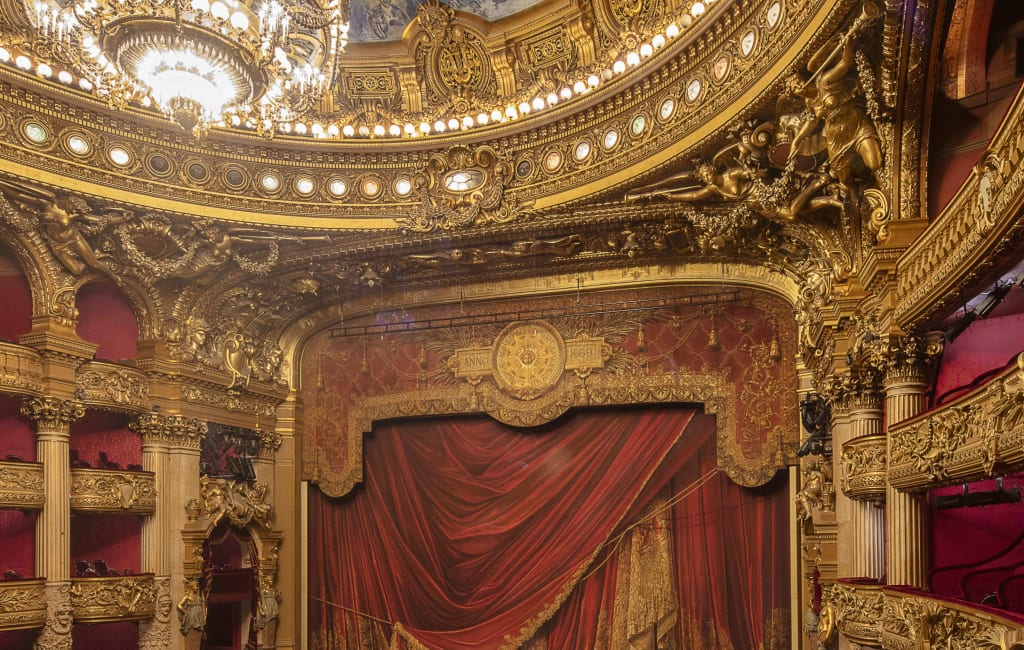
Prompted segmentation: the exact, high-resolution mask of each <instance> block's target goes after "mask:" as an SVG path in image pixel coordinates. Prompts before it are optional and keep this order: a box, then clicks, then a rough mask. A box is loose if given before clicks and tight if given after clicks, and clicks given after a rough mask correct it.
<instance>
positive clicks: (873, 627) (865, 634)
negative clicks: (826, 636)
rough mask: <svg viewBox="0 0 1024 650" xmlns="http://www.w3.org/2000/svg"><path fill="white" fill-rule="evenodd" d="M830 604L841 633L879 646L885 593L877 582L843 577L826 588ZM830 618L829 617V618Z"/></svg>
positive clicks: (831, 612)
mask: <svg viewBox="0 0 1024 650" xmlns="http://www.w3.org/2000/svg"><path fill="white" fill-rule="evenodd" d="M825 601H826V604H825V605H824V607H826V608H830V609H829V612H830V614H831V616H832V620H834V623H835V627H836V629H838V631H839V633H840V634H842V635H843V636H845V637H846V638H847V639H849V640H850V641H853V642H855V643H862V644H865V645H871V646H877V645H878V642H879V638H880V635H881V630H880V629H879V626H878V623H879V621H880V620H881V619H882V606H883V602H884V596H883V595H882V585H880V584H879V583H878V582H876V581H870V582H868V581H864V580H843V579H840V580H839V581H838V582H836V584H834V585H832V586H831V587H829V588H827V589H826V592H825ZM826 618H827V617H826Z"/></svg>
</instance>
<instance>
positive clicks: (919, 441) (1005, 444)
mask: <svg viewBox="0 0 1024 650" xmlns="http://www.w3.org/2000/svg"><path fill="white" fill-rule="evenodd" d="M889 436H890V445H891V446H890V451H889V482H890V483H891V484H892V485H893V486H894V487H895V488H897V489H900V490H907V491H924V490H927V489H929V488H932V487H935V486H938V485H943V484H949V483H961V482H964V481H973V480H978V479H982V478H986V477H990V476H992V475H993V473H994V472H995V471H996V468H997V466H998V467H999V471H1000V472H1002V471H1009V470H1012V469H1014V468H1018V467H1021V466H1022V465H1024V354H1022V355H1021V356H1019V357H1018V358H1017V363H1016V365H1015V366H1014V367H1012V368H1011V369H1009V370H1007V371H1006V372H1004V373H1003V374H1001V375H999V376H998V377H996V378H995V379H993V380H992V381H989V382H987V383H986V384H985V385H983V386H980V387H979V388H977V389H976V390H975V391H973V392H971V393H970V394H968V395H965V396H963V397H961V398H960V399H958V400H956V401H954V402H951V403H950V404H947V405H944V406H942V407H940V408H938V409H935V410H933V411H931V412H929V413H927V414H924V415H922V416H920V417H917V418H913V419H911V420H908V421H907V422H905V423H901V424H899V425H897V426H894V427H893V428H892V429H891V430H890V432H889Z"/></svg>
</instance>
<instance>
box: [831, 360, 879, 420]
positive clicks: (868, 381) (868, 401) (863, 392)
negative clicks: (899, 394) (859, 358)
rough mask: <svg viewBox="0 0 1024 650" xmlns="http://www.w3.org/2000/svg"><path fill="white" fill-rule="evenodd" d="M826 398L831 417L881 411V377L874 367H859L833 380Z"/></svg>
mask: <svg viewBox="0 0 1024 650" xmlns="http://www.w3.org/2000/svg"><path fill="white" fill-rule="evenodd" d="M826 396H827V397H828V398H829V401H830V402H831V404H832V409H833V415H834V416H835V415H848V414H849V413H851V412H855V411H876V410H877V411H880V410H881V409H882V397H883V393H882V375H881V372H880V370H879V369H878V368H876V367H874V366H859V367H856V368H851V369H850V370H848V371H847V372H844V373H842V374H839V375H837V376H836V377H834V378H833V380H832V383H831V385H830V386H829V387H828V389H827V392H826Z"/></svg>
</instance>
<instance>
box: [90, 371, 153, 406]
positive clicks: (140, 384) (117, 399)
mask: <svg viewBox="0 0 1024 650" xmlns="http://www.w3.org/2000/svg"><path fill="white" fill-rule="evenodd" d="M75 382H76V383H77V384H78V391H77V397H78V399H80V400H82V401H83V402H87V403H90V404H101V405H107V406H112V407H115V408H125V407H133V408H137V409H146V408H148V407H149V384H148V382H147V381H146V375H145V374H144V373H142V372H140V371H138V370H135V369H133V368H125V367H122V366H117V365H114V364H109V363H103V362H101V361H90V362H88V363H86V364H84V365H82V366H81V367H80V368H79V369H78V373H77V376H76V377H75Z"/></svg>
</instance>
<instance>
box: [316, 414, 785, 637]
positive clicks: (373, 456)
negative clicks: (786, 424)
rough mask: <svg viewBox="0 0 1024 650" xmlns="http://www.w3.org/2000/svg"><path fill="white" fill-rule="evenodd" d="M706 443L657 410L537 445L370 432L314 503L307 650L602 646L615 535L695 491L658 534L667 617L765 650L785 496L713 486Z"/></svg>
mask: <svg viewBox="0 0 1024 650" xmlns="http://www.w3.org/2000/svg"><path fill="white" fill-rule="evenodd" d="M714 441H715V435H714V420H713V418H711V417H708V416H703V415H700V414H696V413H695V412H694V411H693V410H691V409H685V408H668V407H666V408H647V409H642V410H641V409H622V410H618V411H615V412H610V411H593V412H578V413H575V414H573V415H571V416H569V417H567V418H564V419H563V420H561V421H559V422H558V423H556V424H555V425H552V426H551V427H548V428H547V429H545V430H543V431H522V430H516V429H512V428H510V427H506V426H503V425H501V424H498V423H496V422H494V421H493V420H491V419H489V418H486V417H468V418H444V419H436V420H417V421H401V422H393V423H384V424H381V425H379V426H377V427H376V429H375V431H374V433H373V435H372V436H370V437H369V438H368V439H367V441H366V445H365V451H364V464H365V469H364V478H365V480H364V483H363V484H362V485H360V486H359V487H357V488H356V489H355V490H354V491H353V492H352V493H350V494H349V495H347V496H346V497H344V498H343V499H341V500H338V501H333V500H330V499H327V498H325V497H323V496H322V495H320V494H319V493H318V492H313V493H312V494H311V497H310V505H309V516H310V558H311V561H310V595H311V606H310V629H311V630H312V633H313V647H318V646H319V647H327V648H335V647H337V648H373V647H387V646H389V645H390V646H392V647H396V648H401V647H413V648H421V647H425V648H438V649H445V650H448V649H458V648H485V649H486V648H516V647H521V646H524V645H526V644H528V643H530V644H533V645H531V647H548V648H560V649H562V648H564V649H575V648H580V649H583V648H586V649H590V648H600V647H607V645H606V644H607V638H608V636H607V630H608V628H609V623H608V621H609V617H612V616H613V615H614V614H615V612H616V611H620V610H621V608H619V609H616V606H615V601H616V599H617V598H620V599H621V593H622V584H620V583H621V582H622V575H623V574H622V572H621V571H620V570H619V565H620V563H621V562H622V560H621V556H622V554H621V552H616V549H619V548H620V547H621V543H620V542H621V540H622V539H623V535H626V534H628V533H629V531H630V530H631V529H632V528H633V526H635V524H636V523H637V522H642V520H643V516H645V515H644V513H645V511H647V510H650V508H649V506H650V505H651V504H652V503H654V502H655V501H656V499H659V498H660V499H662V500H665V502H666V503H671V497H672V494H673V492H674V490H676V491H678V490H677V489H678V487H679V485H691V484H692V483H693V482H694V481H695V480H697V479H698V478H700V477H701V476H704V477H705V478H706V477H708V476H711V477H712V478H711V480H709V481H707V482H706V483H704V484H703V485H702V487H701V488H700V491H704V490H707V489H708V488H713V489H712V490H711V491H712V492H714V494H712V495H711V496H710V497H709V498H708V503H707V504H705V506H704V508H703V509H702V510H701V509H698V510H693V509H692V508H693V507H694V504H693V503H691V502H692V501H693V500H694V498H695V497H697V496H700V495H699V494H698V492H694V493H693V494H692V495H690V496H687V497H686V498H684V499H679V500H678V503H676V504H675V505H674V506H670V507H669V508H670V509H666V508H662V509H661V510H662V514H661V516H662V517H663V518H664V519H665V520H666V521H671V522H672V523H671V524H670V527H672V528H678V527H679V525H680V522H682V523H683V524H684V525H685V526H687V527H688V528H692V529H693V530H685V531H680V532H679V533H676V534H673V536H672V538H673V540H674V541H673V543H672V547H671V553H672V554H673V555H674V556H675V558H674V559H673V560H672V564H674V565H676V566H677V567H678V568H679V569H680V570H679V571H676V574H677V575H678V576H679V579H678V581H677V586H675V589H677V590H678V600H679V603H680V604H681V605H682V607H683V608H684V609H685V610H686V614H685V615H683V614H679V615H678V616H677V617H676V619H675V620H677V621H688V620H690V619H691V618H692V619H693V620H696V621H699V625H700V626H702V628H701V629H704V628H709V629H712V630H720V631H721V632H720V633H718V634H719V636H721V637H722V638H723V642H722V643H721V644H720V645H719V646H711V647H721V648H727V647H736V648H751V649H753V648H757V647H759V646H760V647H765V648H767V647H771V643H770V642H769V641H768V640H767V639H768V637H766V636H765V631H764V630H765V626H766V623H767V622H768V621H770V620H771V618H770V616H771V615H770V612H771V610H772V608H773V607H778V608H782V607H785V606H786V605H787V600H788V594H787V593H785V588H786V586H787V585H788V578H787V570H788V567H786V566H785V562H786V558H787V553H786V543H788V536H787V535H786V534H785V518H784V517H782V518H781V520H780V518H779V517H778V516H776V515H777V514H778V513H777V512H776V510H778V511H779V512H781V511H783V510H785V507H784V506H785V504H786V493H785V491H784V490H782V491H781V492H780V491H779V490H776V492H780V493H781V495H782V496H781V501H780V499H779V497H778V494H771V495H755V494H751V493H750V491H746V490H741V489H740V488H738V487H736V486H734V485H733V484H732V483H731V482H730V481H728V479H727V478H725V476H724V475H717V476H716V475H714V449H715V442H714ZM709 472H710V473H709ZM722 499H724V501H721V503H718V500H722ZM745 499H753V500H754V502H752V503H750V504H746V503H744V500H745ZM772 501H774V502H780V503H781V505H779V504H777V505H778V508H776V509H772V508H771V507H769V505H768V504H769V502H772ZM762 502H763V503H762ZM704 516H706V517H708V519H709V522H710V523H711V525H712V526H719V525H721V524H725V525H730V526H733V528H732V529H731V530H729V531H722V532H719V533H715V534H711V533H708V532H706V530H707V529H708V528H709V526H705V525H703V524H702V523H699V522H698V523H696V524H694V523H693V522H692V521H691V520H692V519H693V518H694V517H704ZM748 520H749V521H748ZM777 520H778V521H777ZM747 526H755V527H754V528H752V529H751V530H749V531H747V532H746V533H744V535H745V537H743V538H736V539H733V538H732V537H731V536H733V535H734V534H735V533H736V532H737V530H736V527H740V528H745V527H747ZM776 528H778V530H776ZM698 530H705V532H704V533H699V532H696V531H698ZM716 535H717V536H716ZM755 538H756V539H755ZM713 547H714V548H713ZM748 547H749V548H748ZM698 562H701V563H704V564H706V565H708V566H705V567H703V569H704V570H705V572H704V573H700V572H698V571H696V570H695V569H693V568H692V567H690V565H691V564H695V563H698ZM708 572H710V573H708ZM765 584H770V587H765V586H764V585H765ZM720 585H725V586H726V588H727V589H728V593H723V594H719V595H713V594H714V593H716V592H717V591H718V589H719V586H720ZM762 596H766V597H767V598H768V600H767V601H763V602H761V601H759V602H757V603H752V604H747V603H743V602H741V600H740V599H743V598H747V597H751V598H758V599H760V598H761V597H762ZM687 617H689V618H687ZM740 628H742V629H743V631H742V634H741V633H740ZM730 638H732V639H734V646H729V645H728V642H729V641H728V640H729V639H730ZM539 639H543V644H542V645H539V646H538V645H536V644H537V643H539V641H538V640H539ZM602 644H605V645H602ZM693 647H703V646H693ZM779 647H782V646H779Z"/></svg>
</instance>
